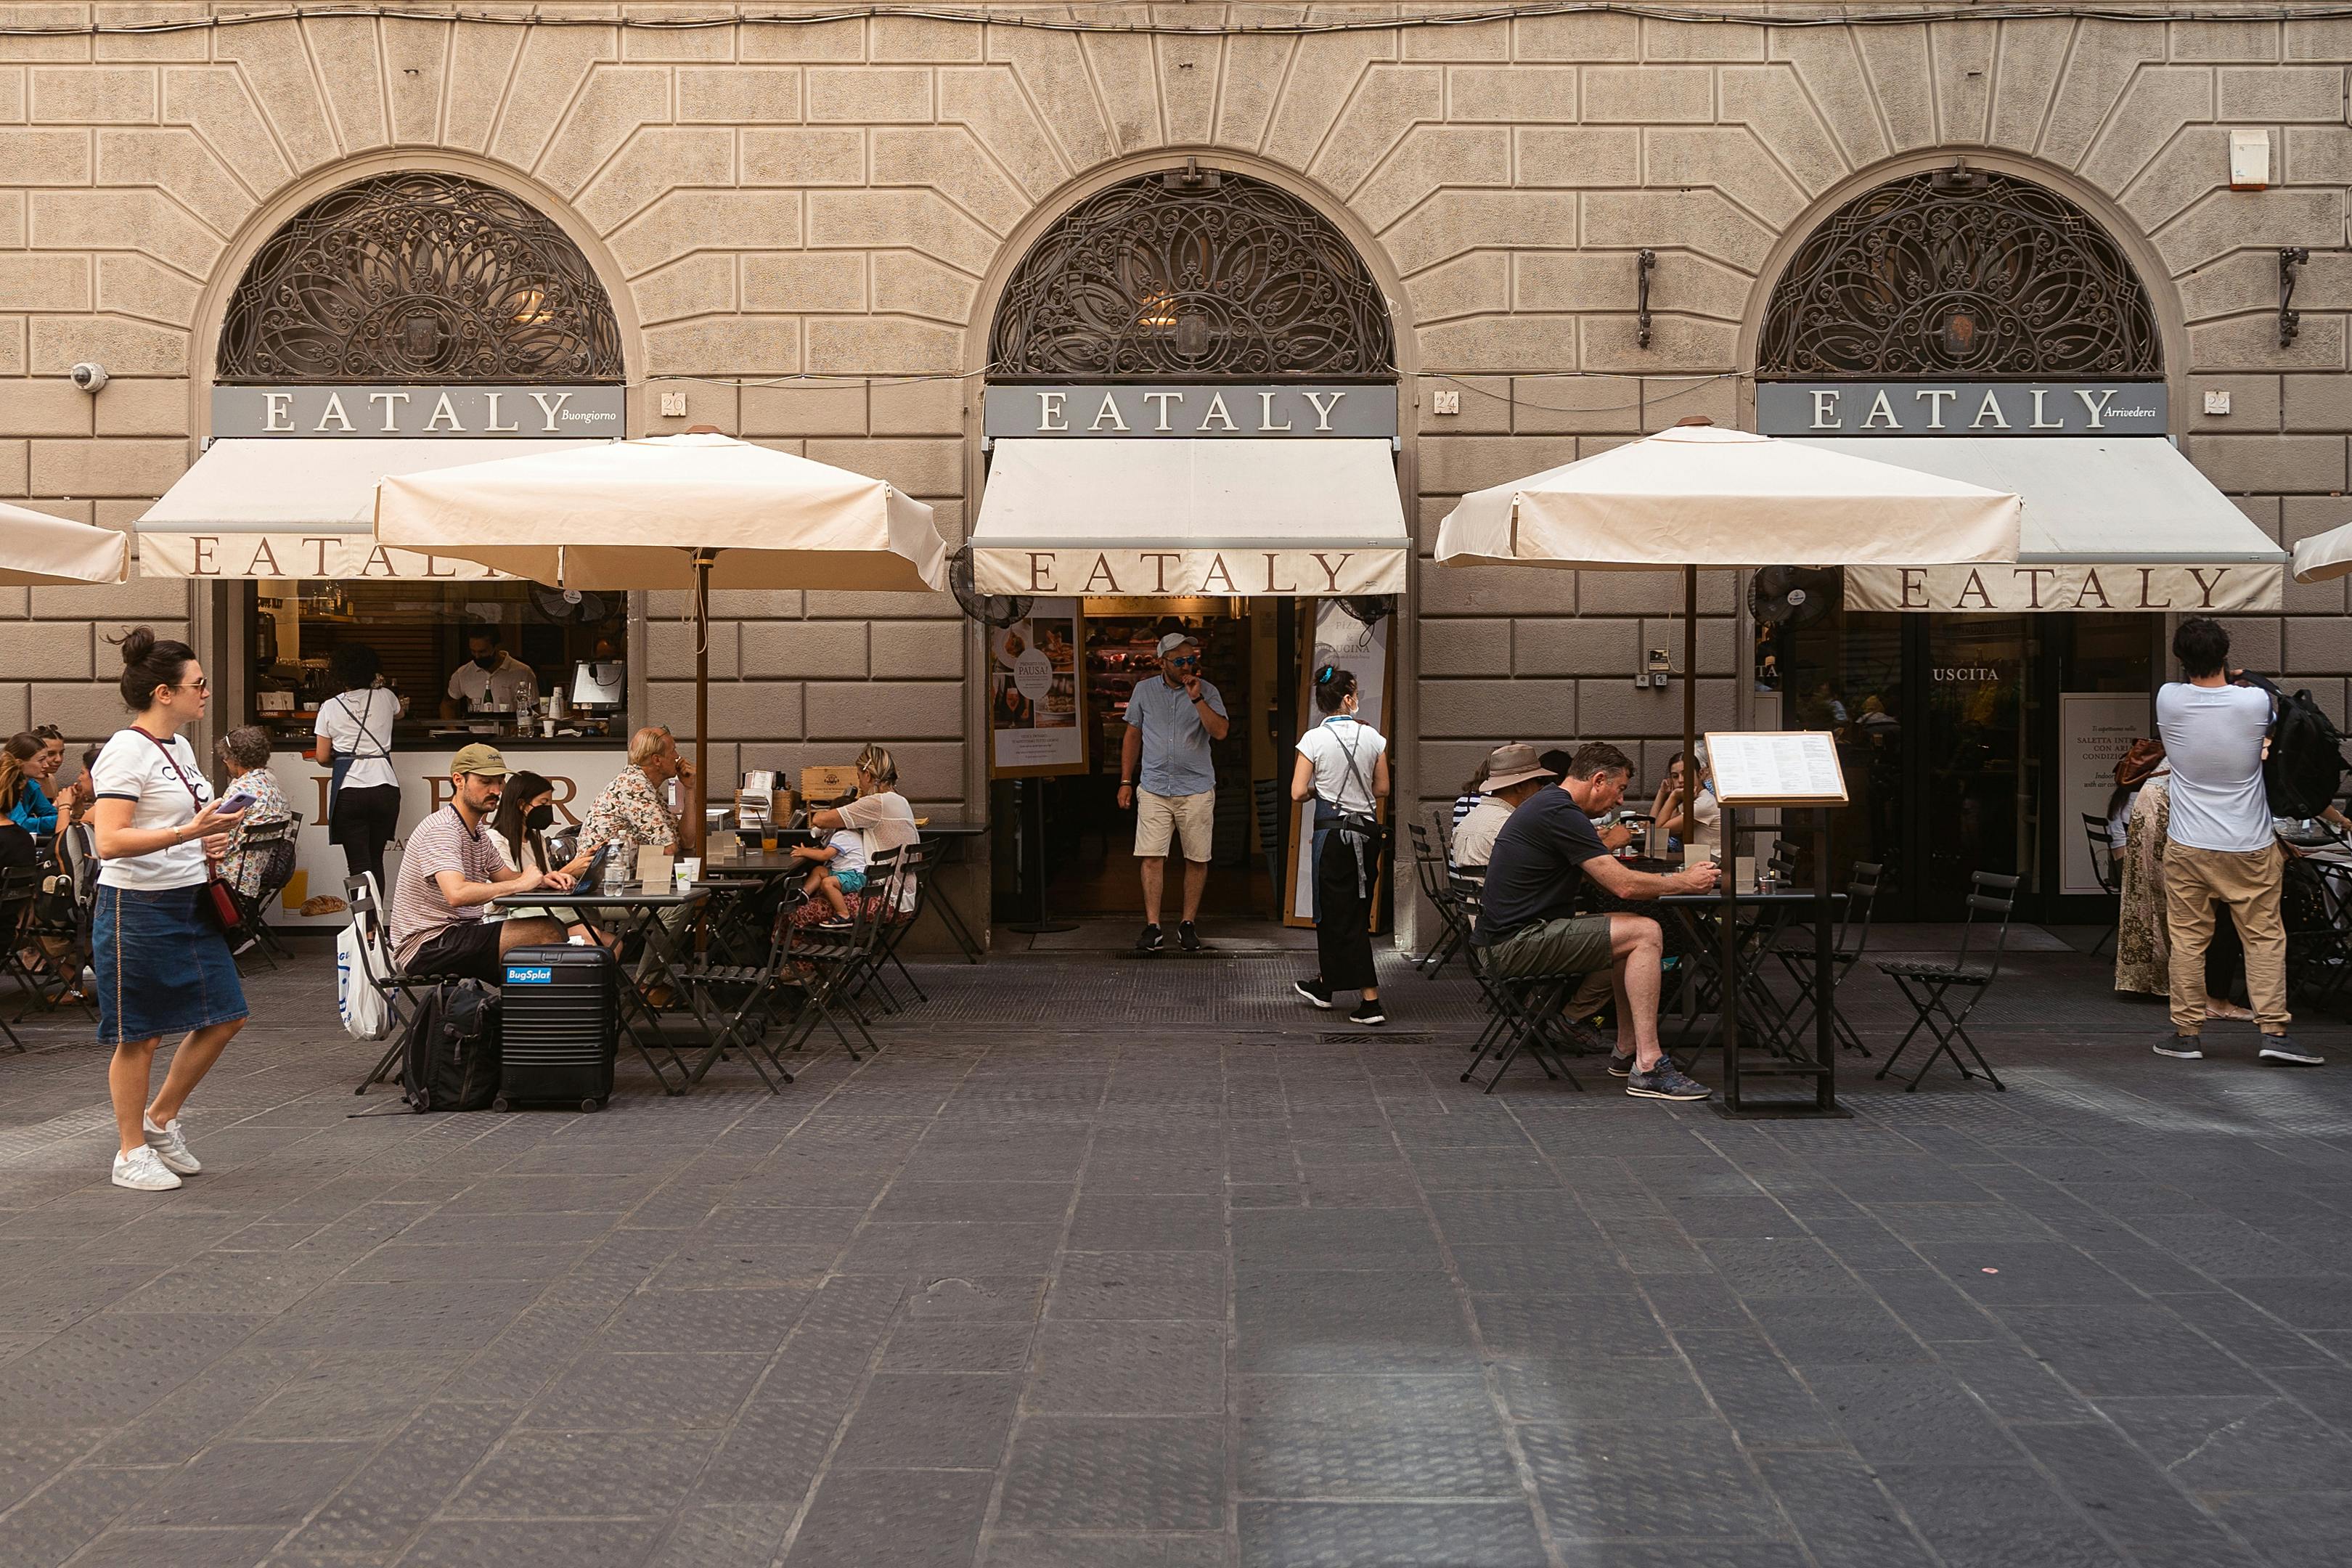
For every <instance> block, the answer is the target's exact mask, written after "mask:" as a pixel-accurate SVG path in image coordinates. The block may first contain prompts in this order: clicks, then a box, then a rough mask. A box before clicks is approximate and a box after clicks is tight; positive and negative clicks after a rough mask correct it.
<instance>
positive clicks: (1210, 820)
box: [1135, 789, 1217, 861]
mask: <svg viewBox="0 0 2352 1568" xmlns="http://www.w3.org/2000/svg"><path fill="white" fill-rule="evenodd" d="M1216 826H1217V792H1216V791H1215V790H1213V789H1204V790H1202V792H1201V793H1200V794H1198V795H1154V794H1152V793H1151V792H1150V790H1148V789H1138V790H1137V791H1136V792H1135V852H1136V853H1137V854H1138V855H1139V856H1142V857H1144V858H1147V859H1149V858H1159V857H1161V856H1164V855H1166V854H1167V853H1168V842H1169V840H1170V839H1171V837H1172V838H1174V839H1176V840H1178V841H1179V842H1181V844H1182V845H1183V847H1184V858H1185V859H1187V860H1201V861H1205V860H1207V859H1208V858H1209V840H1210V838H1211V837H1213V835H1214V833H1215V830H1216Z"/></svg>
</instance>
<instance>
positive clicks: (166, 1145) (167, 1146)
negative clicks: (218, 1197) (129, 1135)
mask: <svg viewBox="0 0 2352 1568" xmlns="http://www.w3.org/2000/svg"><path fill="white" fill-rule="evenodd" d="M139 1121H140V1125H141V1126H142V1127H144V1128H145V1129H146V1131H147V1147H149V1148H150V1149H152V1150H154V1151H155V1157H156V1158H157V1159H159V1160H161V1161H163V1163H165V1164H166V1165H169V1166H170V1167H171V1168H172V1169H173V1171H174V1172H176V1173H178V1174H180V1175H183V1176H193V1175H194V1174H195V1173H197V1172H199V1171H201V1170H203V1169H204V1168H205V1167H204V1163H203V1162H201V1161H199V1160H198V1159H197V1158H196V1157H195V1156H194V1154H191V1153H190V1152H188V1139H187V1135H186V1134H185V1133H184V1132H182V1131H180V1119H179V1118H178V1117H176V1116H174V1117H173V1118H172V1120H171V1121H166V1122H165V1123H163V1126H161V1127H158V1126H156V1125H155V1122H154V1119H153V1118H152V1117H149V1116H144V1115H142V1116H141V1117H140V1118H139Z"/></svg>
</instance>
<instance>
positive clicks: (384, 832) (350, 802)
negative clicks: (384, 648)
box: [313, 642, 400, 892]
mask: <svg viewBox="0 0 2352 1568" xmlns="http://www.w3.org/2000/svg"><path fill="white" fill-rule="evenodd" d="M328 670H329V673H330V674H331V675H332V676H333V678H334V681H335V685H336V687H337V689H338V691H339V693H340V694H339V695H337V696H334V697H330V698H328V699H327V700H325V701H324V702H321V703H320V704H319V721H318V723H317V724H316V725H314V726H313V729H314V731H315V732H316V733H317V735H318V737H319V747H318V752H317V753H316V754H317V757H318V760H319V765H320V767H322V768H331V769H332V770H333V772H332V774H331V777H330V779H329V782H328V785H327V842H328V843H330V844H340V845H341V846H342V847H343V868H344V874H345V875H347V876H352V877H356V876H359V875H360V874H361V873H362V872H365V873H367V874H368V875H370V876H373V878H374V879H375V885H376V888H377V890H378V891H379V892H383V891H386V890H388V884H386V883H385V881H384V879H383V851H384V846H386V845H388V844H390V843H391V842H392V837H393V835H394V833H395V832H397V831H398V830H399V828H400V775H399V774H397V773H394V772H393V771H392V726H393V721H394V720H396V719H398V718H399V717H400V694H399V693H398V692H396V691H394V690H393V689H391V688H389V687H386V686H380V685H378V684H377V678H378V676H379V675H381V674H382V672H383V665H382V663H381V662H380V661H379V660H378V659H377V658H376V654H375V649H373V648H372V647H368V645H367V644H365V643H356V642H354V643H344V644H342V645H341V646H340V647H337V648H336V649H335V652H334V656H333V658H331V660H330V661H329V663H328Z"/></svg>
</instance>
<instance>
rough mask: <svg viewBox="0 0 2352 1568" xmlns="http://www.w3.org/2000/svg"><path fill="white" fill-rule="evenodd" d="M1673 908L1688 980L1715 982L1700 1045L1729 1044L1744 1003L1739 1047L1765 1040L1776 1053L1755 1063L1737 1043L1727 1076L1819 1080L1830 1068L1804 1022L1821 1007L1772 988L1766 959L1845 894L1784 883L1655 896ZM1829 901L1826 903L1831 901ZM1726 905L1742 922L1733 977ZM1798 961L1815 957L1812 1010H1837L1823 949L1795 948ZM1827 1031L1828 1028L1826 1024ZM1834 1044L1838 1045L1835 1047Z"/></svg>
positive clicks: (1728, 1056)
mask: <svg viewBox="0 0 2352 1568" xmlns="http://www.w3.org/2000/svg"><path fill="white" fill-rule="evenodd" d="M1653 901H1654V903H1656V904H1658V905H1659V906H1661V907H1662V908H1664V909H1667V910H1672V911H1673V913H1674V916H1675V921H1676V923H1677V924H1678V925H1679V926H1680V927H1681V928H1682V932H1683V935H1684V937H1685V939H1686V940H1685V942H1684V943H1683V945H1682V952H1683V954H1684V958H1685V962H1686V963H1692V964H1693V965H1695V968H1694V970H1693V972H1692V973H1691V974H1690V975H1689V977H1688V978H1687V979H1686V980H1685V983H1684V984H1685V985H1686V986H1690V987H1699V986H1705V985H1708V984H1712V986H1713V987H1714V991H1715V998H1716V1001H1715V1008H1714V1011H1713V1013H1712V1015H1711V1016H1712V1019H1713V1022H1712V1023H1710V1024H1709V1025H1708V1026H1707V1028H1706V1033H1705V1035H1704V1036H1703V1037H1701V1038H1700V1039H1699V1040H1698V1042H1697V1045H1696V1050H1697V1051H1705V1050H1706V1048H1707V1047H1710V1046H1719V1045H1722V1044H1723V1043H1724V1040H1723V1037H1724V1016H1725V1012H1726V1010H1727V1008H1728V1007H1730V1006H1732V1005H1737V1006H1738V1011H1739V1015H1740V1019H1741V1023H1742V1026H1743V1030H1742V1032H1743V1035H1744V1036H1745V1037H1743V1038H1741V1039H1740V1040H1739V1042H1738V1043H1739V1045H1740V1046H1743V1047H1744V1046H1760V1047H1764V1048H1765V1050H1766V1051H1767V1052H1769V1057H1770V1059H1769V1061H1767V1062H1761V1063H1758V1064H1756V1065H1753V1066H1749V1065H1747V1063H1746V1062H1745V1060H1744V1059H1743V1058H1738V1052H1737V1051H1736V1050H1730V1049H1727V1050H1726V1051H1725V1053H1724V1056H1725V1059H1724V1073H1725V1077H1726V1079H1727V1081H1728V1082H1731V1083H1734V1084H1736V1082H1737V1080H1738V1079H1740V1078H1804V1079H1819V1078H1820V1077H1822V1074H1823V1073H1824V1071H1826V1070H1827V1068H1826V1064H1824V1063H1822V1062H1817V1061H1816V1060H1815V1059H1814V1058H1815V1056H1816V1055H1817V1054H1818V1053H1817V1051H1816V1049H1815V1048H1814V1047H1811V1046H1809V1044H1808V1042H1807V1041H1806V1040H1805V1039H1804V1038H1803V1036H1804V1034H1805V1033H1806V1030H1805V1027H1804V1026H1805V1025H1806V1024H1807V1023H1808V1022H1811V1021H1812V1020H1813V1019H1814V1018H1815V1017H1816V1016H1817V1015H1816V1013H1815V1012H1814V1011H1812V1010H1811V1009H1821V1008H1827V1009H1828V1010H1829V1016H1830V1017H1831V1018H1832V1019H1834V1018H1835V1017H1836V1016H1837V1013H1836V1008H1837V994H1836V992H1837V985H1836V979H1835V975H1834V973H1821V972H1819V971H1820V964H1819V963H1818V960H1817V955H1816V954H1815V953H1814V952H1813V950H1812V949H1811V948H1807V949H1804V950H1801V951H1798V950H1791V951H1792V952H1794V955H1795V957H1796V965H1795V967H1796V968H1797V969H1798V970H1799V971H1800V972H1801V970H1802V969H1803V967H1804V963H1805V960H1806V958H1808V957H1816V963H1815V964H1814V968H1815V970H1816V971H1817V973H1814V974H1813V976H1812V981H1811V986H1810V987H1809V989H1810V990H1811V993H1812V994H1811V998H1810V1001H1811V1009H1808V1008H1807V1007H1806V1006H1805V1004H1806V1002H1807V1000H1808V999H1807V998H1805V997H1803V996H1800V997H1799V998H1797V1000H1796V1001H1795V1002H1794V1003H1784V1002H1782V1001H1781V999H1780V996H1779V995H1778V994H1776V993H1775V992H1774V991H1773V990H1772V987H1771V984H1770V982H1769V979H1768V978H1767V975H1766V972H1765V968H1764V965H1765V963H1766V961H1767V960H1769V958H1770V957H1771V956H1772V954H1773V952H1774V951H1775V949H1776V947H1777V945H1778V943H1779V942H1780V938H1781V937H1782V936H1783V935H1785V934H1786V933H1787V932H1788V931H1789V929H1790V927H1791V926H1792V925H1794V924H1796V923H1797V922H1798V921H1800V920H1801V919H1802V918H1803V917H1805V916H1807V915H1811V916H1813V918H1814V919H1816V920H1817V921H1824V922H1826V921H1828V920H1829V919H1830V918H1831V917H1832V913H1833V912H1834V911H1836V910H1841V909H1843V907H1844V904H1845V895H1844V894H1843V893H1831V894H1829V895H1827V897H1826V898H1824V897H1823V896H1822V894H1821V893H1820V892H1818V891H1816V890H1815V889H1789V888H1777V889H1771V890H1769V891H1764V892H1758V891H1755V890H1753V889H1733V890H1731V891H1729V892H1726V891H1725V890H1723V889H1720V888H1718V889H1717V890H1716V891H1714V892H1708V893H1669V894H1667V895H1665V896H1664V897H1663V898H1660V899H1657V900H1653ZM1824 905H1826V906H1827V907H1826V908H1824ZM1727 910H1728V911H1730V913H1731V918H1733V919H1735V920H1738V921H1739V929H1738V931H1737V932H1736V933H1735V936H1734V940H1733V942H1731V944H1730V945H1731V952H1732V954H1733V969H1734V973H1732V975H1731V976H1730V977H1729V980H1728V982H1727V980H1726V977H1725V974H1724V946H1725V943H1724V931H1723V921H1724V919H1725V917H1726V912H1727ZM1823 1033H1824V1034H1826V1031H1823ZM1832 1048H1834V1047H1832Z"/></svg>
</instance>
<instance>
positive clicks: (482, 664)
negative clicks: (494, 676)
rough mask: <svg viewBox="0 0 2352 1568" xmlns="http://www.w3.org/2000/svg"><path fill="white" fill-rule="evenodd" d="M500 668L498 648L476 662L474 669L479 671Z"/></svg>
mask: <svg viewBox="0 0 2352 1568" xmlns="http://www.w3.org/2000/svg"><path fill="white" fill-rule="evenodd" d="M498 667H499V650H498V649H496V648H492V649H491V650H490V651H489V652H488V653H486V654H483V655H481V656H479V657H478V658H476V659H475V660H474V668H477V669H496V668H498Z"/></svg>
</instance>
